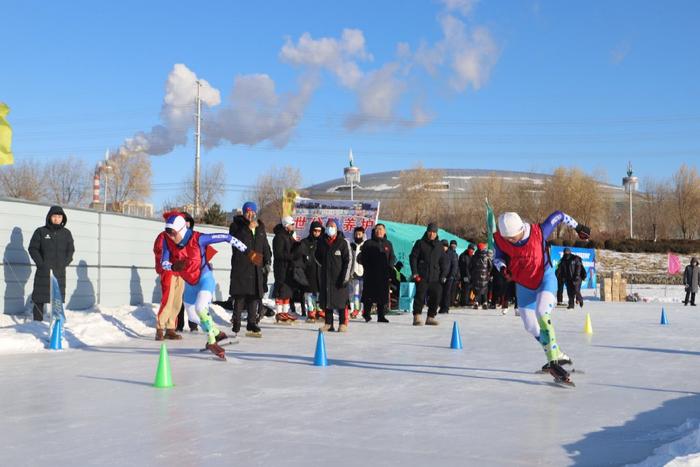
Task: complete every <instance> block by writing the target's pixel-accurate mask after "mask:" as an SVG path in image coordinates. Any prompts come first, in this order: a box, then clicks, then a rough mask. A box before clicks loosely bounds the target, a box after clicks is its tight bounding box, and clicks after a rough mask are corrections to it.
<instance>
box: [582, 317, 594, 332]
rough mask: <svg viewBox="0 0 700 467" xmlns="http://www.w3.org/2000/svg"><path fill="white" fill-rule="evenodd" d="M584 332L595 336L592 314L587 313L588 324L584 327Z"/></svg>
mask: <svg viewBox="0 0 700 467" xmlns="http://www.w3.org/2000/svg"><path fill="white" fill-rule="evenodd" d="M583 332H585V333H586V334H589V335H590V334H593V326H592V325H591V314H590V313H586V324H585V325H584V326H583Z"/></svg>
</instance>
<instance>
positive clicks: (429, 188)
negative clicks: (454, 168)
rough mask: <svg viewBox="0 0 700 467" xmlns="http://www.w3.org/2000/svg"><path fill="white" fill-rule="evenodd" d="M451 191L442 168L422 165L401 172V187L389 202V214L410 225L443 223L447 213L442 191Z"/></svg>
mask: <svg viewBox="0 0 700 467" xmlns="http://www.w3.org/2000/svg"><path fill="white" fill-rule="evenodd" d="M447 190H448V188H447V187H446V186H444V183H443V173H442V171H440V170H433V169H425V168H423V166H422V165H421V164H418V165H417V166H415V167H414V168H412V169H410V170H406V171H402V172H401V174H400V175H399V188H398V190H397V191H396V194H395V195H394V196H395V197H394V198H393V199H392V200H391V201H390V202H389V203H387V209H386V211H387V214H388V215H389V216H390V217H391V219H394V220H396V221H399V222H407V223H410V224H418V225H425V224H427V223H428V222H432V221H437V222H440V218H441V216H442V214H443V203H442V201H441V200H442V196H441V193H442V192H445V191H447Z"/></svg>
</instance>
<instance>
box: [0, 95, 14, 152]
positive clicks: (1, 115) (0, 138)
mask: <svg viewBox="0 0 700 467" xmlns="http://www.w3.org/2000/svg"><path fill="white" fill-rule="evenodd" d="M8 113H10V108H9V107H8V106H7V104H5V103H4V102H0V165H8V164H13V163H14V162H15V159H14V157H13V156H12V128H11V127H10V124H9V123H7V120H5V117H7V114H8Z"/></svg>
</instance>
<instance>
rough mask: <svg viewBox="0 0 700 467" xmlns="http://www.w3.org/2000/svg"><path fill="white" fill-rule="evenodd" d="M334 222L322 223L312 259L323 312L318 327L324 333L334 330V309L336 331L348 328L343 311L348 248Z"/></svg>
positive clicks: (349, 271) (347, 279)
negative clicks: (318, 268)
mask: <svg viewBox="0 0 700 467" xmlns="http://www.w3.org/2000/svg"><path fill="white" fill-rule="evenodd" d="M338 225H339V224H338V221H336V220H335V219H329V220H328V222H326V233H325V234H324V235H323V237H322V238H321V240H320V241H319V242H318V247H317V248H316V260H317V261H318V262H319V264H320V265H321V284H320V285H321V289H320V292H319V297H318V300H319V303H320V305H321V308H322V309H323V310H324V313H325V317H324V318H325V324H324V325H323V326H322V327H321V330H322V331H324V332H332V331H335V328H334V327H333V313H334V311H337V312H338V314H339V318H338V321H339V325H338V332H346V331H347V330H348V318H349V316H348V313H346V312H345V305H346V304H347V302H348V283H349V282H350V274H351V268H350V266H351V264H350V261H351V260H350V247H349V246H348V241H347V240H345V237H344V236H343V233H342V232H339V231H338Z"/></svg>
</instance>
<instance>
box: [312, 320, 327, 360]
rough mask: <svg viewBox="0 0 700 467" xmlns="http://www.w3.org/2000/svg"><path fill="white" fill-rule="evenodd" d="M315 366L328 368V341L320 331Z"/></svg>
mask: <svg viewBox="0 0 700 467" xmlns="http://www.w3.org/2000/svg"><path fill="white" fill-rule="evenodd" d="M314 366H328V359H326V341H325V339H324V337H323V332H322V331H321V330H320V329H319V330H318V339H316V354H315V355H314Z"/></svg>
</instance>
